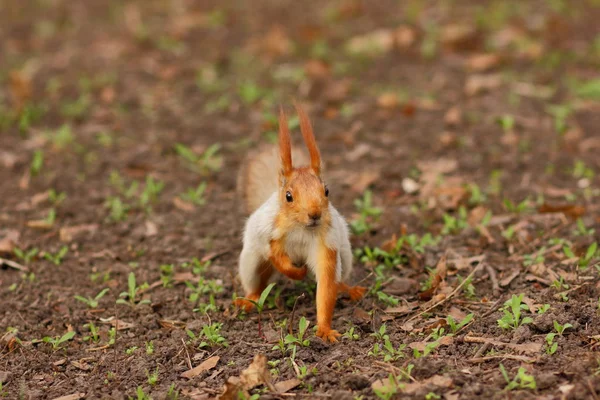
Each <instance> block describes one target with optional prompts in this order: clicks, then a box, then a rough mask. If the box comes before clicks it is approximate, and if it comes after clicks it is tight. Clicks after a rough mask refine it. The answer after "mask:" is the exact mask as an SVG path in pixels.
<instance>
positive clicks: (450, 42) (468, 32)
mask: <svg viewBox="0 0 600 400" xmlns="http://www.w3.org/2000/svg"><path fill="white" fill-rule="evenodd" d="M476 34H477V30H476V28H475V26H474V25H471V24H464V23H460V24H459V23H455V24H449V25H446V26H444V27H443V28H442V30H441V32H440V40H441V42H442V43H443V44H444V45H446V46H448V47H452V48H459V47H467V46H469V45H470V43H471V42H473V41H474V40H475V39H476Z"/></svg>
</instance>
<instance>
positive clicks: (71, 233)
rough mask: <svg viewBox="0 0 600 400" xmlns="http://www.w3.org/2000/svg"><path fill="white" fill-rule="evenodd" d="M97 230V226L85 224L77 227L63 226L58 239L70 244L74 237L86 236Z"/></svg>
mask: <svg viewBox="0 0 600 400" xmlns="http://www.w3.org/2000/svg"><path fill="white" fill-rule="evenodd" d="M97 230H98V224H86V225H77V226H65V227H62V228H60V230H59V237H60V240H61V241H62V242H67V243H69V242H72V241H73V239H75V237H77V236H79V235H81V234H86V233H92V234H93V233H94V232H96V231H97Z"/></svg>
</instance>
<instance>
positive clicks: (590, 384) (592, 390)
mask: <svg viewBox="0 0 600 400" xmlns="http://www.w3.org/2000/svg"><path fill="white" fill-rule="evenodd" d="M585 383H586V384H587V387H588V389H590V393H591V394H592V397H593V398H594V400H598V396H596V390H595V389H594V386H593V385H592V382H591V381H590V380H589V379H586V380H585Z"/></svg>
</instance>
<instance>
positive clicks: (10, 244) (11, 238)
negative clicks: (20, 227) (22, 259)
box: [0, 229, 21, 254]
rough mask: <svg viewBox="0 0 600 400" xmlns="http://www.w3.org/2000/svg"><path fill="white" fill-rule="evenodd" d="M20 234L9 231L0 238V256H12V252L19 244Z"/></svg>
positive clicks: (15, 231) (12, 230)
mask: <svg viewBox="0 0 600 400" xmlns="http://www.w3.org/2000/svg"><path fill="white" fill-rule="evenodd" d="M20 237H21V233H20V232H19V231H17V230H14V229H11V230H8V231H6V232H5V233H4V235H3V237H2V238H0V254H13V250H14V249H15V247H16V246H17V244H18V242H19V238H20Z"/></svg>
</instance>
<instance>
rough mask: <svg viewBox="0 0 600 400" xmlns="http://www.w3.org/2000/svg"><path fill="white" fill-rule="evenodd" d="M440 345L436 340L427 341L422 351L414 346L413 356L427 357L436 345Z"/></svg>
mask: <svg viewBox="0 0 600 400" xmlns="http://www.w3.org/2000/svg"><path fill="white" fill-rule="evenodd" d="M439 345H440V341H439V340H436V341H434V342H431V343H427V344H426V345H425V349H424V350H423V352H421V351H420V350H419V349H417V348H414V349H413V357H414V358H421V357H427V356H428V355H429V354H431V353H432V352H433V350H435V349H437V347H438V346H439Z"/></svg>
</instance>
